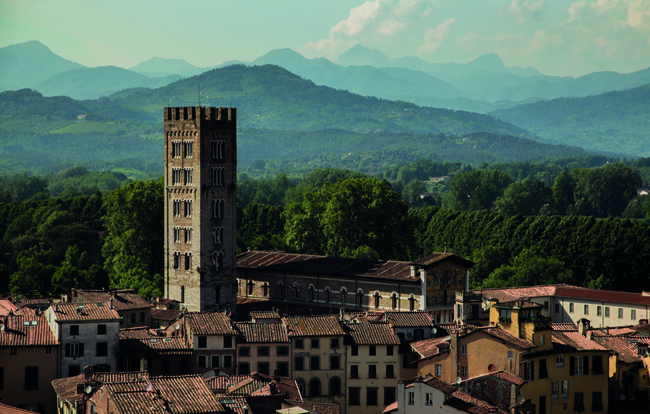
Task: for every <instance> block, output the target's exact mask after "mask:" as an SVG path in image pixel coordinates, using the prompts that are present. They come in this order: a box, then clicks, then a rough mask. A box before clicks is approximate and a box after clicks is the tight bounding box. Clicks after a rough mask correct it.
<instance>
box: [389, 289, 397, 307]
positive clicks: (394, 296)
mask: <svg viewBox="0 0 650 414" xmlns="http://www.w3.org/2000/svg"><path fill="white" fill-rule="evenodd" d="M390 300H391V302H392V306H393V309H397V293H393V294H392V295H391V297H390Z"/></svg>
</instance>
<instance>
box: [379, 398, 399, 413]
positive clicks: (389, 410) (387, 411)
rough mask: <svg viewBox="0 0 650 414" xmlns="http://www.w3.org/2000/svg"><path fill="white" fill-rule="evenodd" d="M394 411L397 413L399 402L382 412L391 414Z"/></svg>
mask: <svg viewBox="0 0 650 414" xmlns="http://www.w3.org/2000/svg"><path fill="white" fill-rule="evenodd" d="M393 411H397V401H395V402H394V403H392V404H391V405H389V406H388V407H386V408H385V409H384V411H382V414H386V413H391V412H393Z"/></svg>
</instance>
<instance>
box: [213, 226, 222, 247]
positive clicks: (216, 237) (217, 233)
mask: <svg viewBox="0 0 650 414" xmlns="http://www.w3.org/2000/svg"><path fill="white" fill-rule="evenodd" d="M222 232H223V227H213V228H212V244H221V233H222Z"/></svg>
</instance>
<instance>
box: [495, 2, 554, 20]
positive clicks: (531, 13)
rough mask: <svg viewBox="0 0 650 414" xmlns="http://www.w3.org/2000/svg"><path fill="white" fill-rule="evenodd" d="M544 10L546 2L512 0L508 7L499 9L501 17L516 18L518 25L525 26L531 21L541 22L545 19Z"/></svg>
mask: <svg viewBox="0 0 650 414" xmlns="http://www.w3.org/2000/svg"><path fill="white" fill-rule="evenodd" d="M544 8H545V5H544V0H538V1H529V0H526V1H519V0H512V2H511V3H510V5H508V7H506V8H503V9H499V15H501V16H511V17H514V18H515V21H516V22H517V23H518V24H524V23H527V22H530V21H533V22H539V21H541V20H542V18H543V15H544Z"/></svg>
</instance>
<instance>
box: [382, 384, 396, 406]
mask: <svg viewBox="0 0 650 414" xmlns="http://www.w3.org/2000/svg"><path fill="white" fill-rule="evenodd" d="M394 402H395V387H384V405H391V404H392V403H394Z"/></svg>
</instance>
